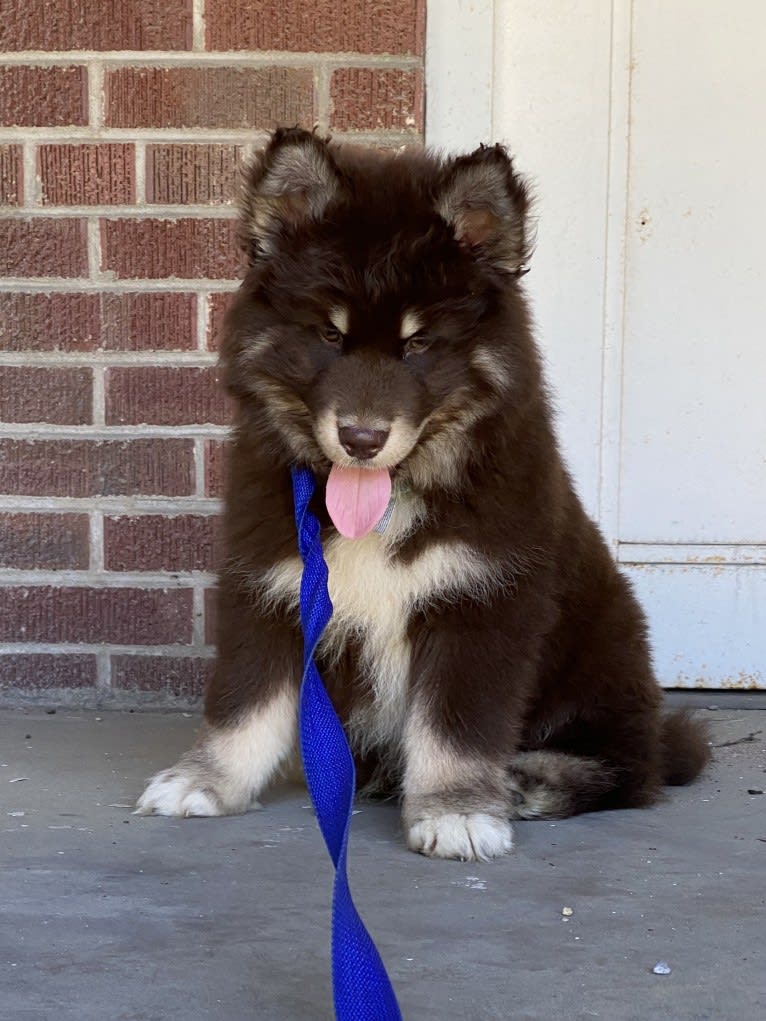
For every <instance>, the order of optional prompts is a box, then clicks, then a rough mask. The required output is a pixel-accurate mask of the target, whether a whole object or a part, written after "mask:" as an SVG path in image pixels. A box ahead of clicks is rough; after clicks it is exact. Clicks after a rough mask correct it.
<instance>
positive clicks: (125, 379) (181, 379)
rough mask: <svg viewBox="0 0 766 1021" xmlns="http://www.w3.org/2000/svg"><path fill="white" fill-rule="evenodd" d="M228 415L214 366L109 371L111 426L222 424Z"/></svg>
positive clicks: (107, 419)
mask: <svg viewBox="0 0 766 1021" xmlns="http://www.w3.org/2000/svg"><path fill="white" fill-rule="evenodd" d="M228 418H229V416H228V411H227V401H226V397H225V394H224V392H223V389H222V388H221V387H219V385H218V382H217V380H216V370H215V369H214V368H202V369H198V368H189V367H186V366H183V367H176V366H165V365H151V366H143V365H142V366H131V367H129V368H128V367H119V368H112V369H108V370H107V373H106V421H107V424H108V425H124V424H128V425H143V424H147V425H194V424H196V423H201V422H214V423H216V424H219V425H223V424H225V423H226V422H227V421H228Z"/></svg>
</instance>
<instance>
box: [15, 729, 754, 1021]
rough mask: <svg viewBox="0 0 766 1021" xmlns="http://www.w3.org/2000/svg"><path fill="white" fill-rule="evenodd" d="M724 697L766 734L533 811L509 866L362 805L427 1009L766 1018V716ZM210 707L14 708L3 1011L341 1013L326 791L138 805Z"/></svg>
mask: <svg viewBox="0 0 766 1021" xmlns="http://www.w3.org/2000/svg"><path fill="white" fill-rule="evenodd" d="M705 715H706V717H707V718H708V719H709V720H710V722H711V726H712V730H713V739H714V743H715V744H716V745H721V744H722V743H725V742H731V741H740V739H743V738H747V736H748V735H749V734H751V733H752V732H754V731H760V733H759V734H757V735H756V737H755V739H753V740H745V741H744V742H742V743H736V744H728V745H726V746H725V747H720V748H718V749H717V752H716V762H715V765H714V766H713V768H712V769H711V770H710V773H709V775H708V776H707V777H706V778H705V779H704V780H703V781H702V782H699V783H697V784H696V785H694V786H692V787H689V788H686V789H683V790H676V791H673V792H672V793H671V794H670V797H669V798H668V800H667V801H666V802H665V803H663V804H661V805H659V806H657V807H656V808H653V809H651V810H647V811H643V812H614V813H609V814H596V815H591V816H583V817H580V818H577V819H571V820H567V821H565V822H557V823H555V824H550V823H544V822H532V823H521V824H517V825H516V827H515V835H516V850H515V852H514V853H513V855H512V856H510V857H509V858H507V859H505V860H503V861H500V862H496V863H493V864H490V865H475V864H469V865H466V864H461V863H445V862H432V861H429V860H426V859H424V858H419V857H417V856H416V855H413V854H411V853H409V852H407V851H406V850H405V849H404V847H403V846H402V842H401V838H400V834H399V828H398V816H397V811H396V808H395V807H394V806H392V805H383V806H370V805H360V810H359V813H358V814H357V815H356V816H355V818H354V828H353V839H352V847H351V863H352V864H351V873H352V876H351V879H352V885H353V888H354V891H355V895H356V898H357V903H358V906H359V908H360V910H361V911H362V914H363V916H364V918H365V920H366V921H367V923H368V925H369V927H370V929H371V931H372V932H373V934H374V936H375V938H376V940H377V942H378V945H379V947H380V949H381V952H382V954H383V956H384V958H385V960H386V962H387V964H388V966H389V970H390V974H391V976H392V979H393V981H394V984H395V986H396V989H397V993H398V995H399V998H400V1002H401V1005H402V1009H403V1013H404V1017H405V1018H406V1019H408V1021H409V1019H415V1018H417V1019H418V1021H431V1019H433V1021H436V1019H439V1021H445V1019H446V1021H451V1019H470V1021H552V1019H553V1018H559V1017H561V1018H567V1019H572V1021H586V1019H591V1018H602V1019H604V1021H664V1019H667V1021H704V1019H715V1021H742V1019H756V1018H761V1017H764V1016H766V969H765V968H764V950H765V949H766V912H765V911H764V900H765V898H766V795H760V794H749V793H748V789H750V790H764V789H766V741H765V737H766V712H760V711H752V710H750V711H748V710H742V711H731V710H727V711H723V710H718V711H716V712H707V713H705ZM196 724H197V720H196V719H194V718H184V717H183V716H180V715H159V714H147V715H143V714H129V713H106V712H101V713H94V712H85V711H74V710H66V711H64V710H59V711H58V712H57V713H56V714H55V715H48V714H46V713H45V711H44V710H39V709H27V710H16V711H7V712H4V713H0V902H1V903H2V925H1V926H0V990H1V991H2V992H1V993H0V1018H2V1019H3V1021H48V1019H56V1021H74V1019H76V1021H105V1019H109V1021H112V1019H114V1021H174V1019H179V1021H180V1019H183V1021H197V1019H202V1018H204V1019H205V1021H235V1019H236V1021H241V1019H243V1018H257V1019H258V1021H319V1019H323V1021H327V1019H329V1018H331V1017H332V1008H331V1005H330V982H329V974H328V972H329V965H328V921H329V897H330V884H331V870H330V866H329V862H328V860H327V857H326V854H325V852H324V848H323V846H322V845H321V842H320V836H319V833H318V830H317V828H316V824H315V822H314V819H313V815H312V812H311V810H310V808H309V806H308V800H307V796H306V793H305V791H302V790H301V789H299V788H284V789H281V790H279V791H277V792H276V793H275V795H273V796H272V797H270V798H269V800H268V803H267V807H266V810H265V811H263V812H256V813H251V814H249V815H247V816H244V817H240V818H235V819H216V820H192V819H190V820H183V821H176V820H168V819H144V818H139V817H136V816H133V815H131V814H130V807H129V806H131V805H132V803H133V800H134V799H135V797H136V795H137V794H138V793H139V792H140V790H141V786H142V781H143V779H144V777H146V776H147V775H148V774H150V773H151V772H153V771H154V770H155V769H157V768H159V767H162V766H165V765H169V764H170V763H171V762H172V761H173V760H174V758H175V756H176V755H177V754H178V753H179V752H180V751H182V750H183V749H185V748H186V747H187V746H188V744H189V742H190V739H191V737H192V733H193V731H194V729H195V726H196ZM564 907H571V908H572V912H573V913H572V915H571V916H570V917H569V918H565V917H564V916H562V909H563V908H564ZM660 960H664V961H667V962H668V963H669V965H670V966H671V968H672V972H671V974H670V975H666V976H659V975H654V974H652V967H653V966H654V965H655V964H656V963H657V962H658V961H660Z"/></svg>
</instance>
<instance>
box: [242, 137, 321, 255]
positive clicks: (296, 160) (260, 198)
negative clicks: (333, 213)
mask: <svg viewBox="0 0 766 1021" xmlns="http://www.w3.org/2000/svg"><path fill="white" fill-rule="evenodd" d="M340 191H341V179H340V174H339V172H338V168H337V167H336V165H335V161H334V160H333V158H332V154H331V152H330V148H329V146H328V144H327V142H326V141H325V140H324V139H322V138H320V137H318V136H317V135H315V134H314V133H313V132H311V131H303V130H301V129H300V128H279V129H278V130H277V131H275V132H274V134H273V135H272V137H271V141H270V142H269V144H268V145H267V147H266V148H265V149H264V150H263V151H262V152H261V153H259V154H258V155H257V156H256V158H255V159H254V161H253V163H252V164H251V165H250V166H249V167H248V168H247V169H246V171H245V176H244V181H243V187H242V193H241V199H240V239H241V242H242V246H243V248H244V249H245V251H246V252H247V253H248V256H249V258H250V261H251V262H254V261H255V260H256V259H258V258H259V257H260V256H262V255H268V254H270V253H272V252H273V251H275V250H276V248H277V247H278V245H279V242H280V239H281V238H283V237H285V236H287V235H288V234H290V233H291V232H292V231H294V230H295V229H296V228H299V227H300V226H301V225H302V224H305V223H308V222H309V221H311V220H318V219H321V218H322V216H323V215H324V214H325V212H326V210H327V208H328V207H329V206H330V205H331V204H332V203H333V201H334V200H335V199H337V198H338V197H339V194H340Z"/></svg>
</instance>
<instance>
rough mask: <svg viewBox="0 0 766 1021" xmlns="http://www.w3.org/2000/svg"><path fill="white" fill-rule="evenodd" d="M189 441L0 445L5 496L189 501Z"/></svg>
mask: <svg viewBox="0 0 766 1021" xmlns="http://www.w3.org/2000/svg"><path fill="white" fill-rule="evenodd" d="M194 477H195V473H194V449H193V442H192V441H191V440H182V439H140V440H139V439H135V440H125V441H118V440H104V441H96V440H9V439H3V440H0V492H2V493H5V494H7V495H9V496H16V495H25V496H73V497H88V496H137V495H143V496H190V495H192V494H193V492H194Z"/></svg>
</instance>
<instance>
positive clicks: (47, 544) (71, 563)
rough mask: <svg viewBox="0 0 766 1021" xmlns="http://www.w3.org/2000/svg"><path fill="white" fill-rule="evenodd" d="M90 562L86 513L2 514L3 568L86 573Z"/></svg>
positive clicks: (0, 550)
mask: <svg viewBox="0 0 766 1021" xmlns="http://www.w3.org/2000/svg"><path fill="white" fill-rule="evenodd" d="M89 560H90V557H89V549H88V517H87V515H86V514H31V513H30V514H0V567H6V568H13V569H15V570H19V571H31V570H38V569H40V570H48V571H53V570H67V569H69V570H85V569H87V567H88V565H89Z"/></svg>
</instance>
